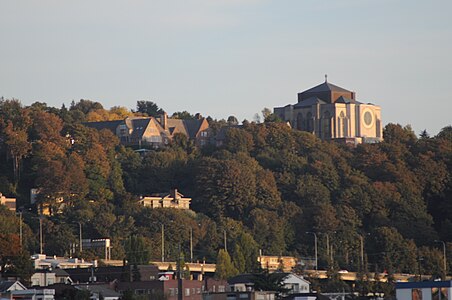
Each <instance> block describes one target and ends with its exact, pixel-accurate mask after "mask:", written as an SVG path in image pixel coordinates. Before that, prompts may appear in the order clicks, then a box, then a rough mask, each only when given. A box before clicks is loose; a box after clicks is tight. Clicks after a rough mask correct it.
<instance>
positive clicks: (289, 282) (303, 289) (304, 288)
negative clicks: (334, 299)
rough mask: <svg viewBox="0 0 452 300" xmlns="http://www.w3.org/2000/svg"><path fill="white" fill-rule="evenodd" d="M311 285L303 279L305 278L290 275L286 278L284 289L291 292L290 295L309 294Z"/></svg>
mask: <svg viewBox="0 0 452 300" xmlns="http://www.w3.org/2000/svg"><path fill="white" fill-rule="evenodd" d="M310 285H311V283H310V282H309V281H307V280H306V279H304V278H303V276H300V275H297V274H293V273H289V274H287V277H286V278H284V288H286V289H287V290H288V291H289V292H288V294H298V293H309V292H310Z"/></svg>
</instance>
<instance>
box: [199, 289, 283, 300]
mask: <svg viewBox="0 0 452 300" xmlns="http://www.w3.org/2000/svg"><path fill="white" fill-rule="evenodd" d="M202 299H203V300H244V299H245V300H274V299H276V295H275V292H271V291H247V292H223V293H212V294H204V295H203V298H202Z"/></svg>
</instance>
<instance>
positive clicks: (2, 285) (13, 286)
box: [0, 280, 27, 299]
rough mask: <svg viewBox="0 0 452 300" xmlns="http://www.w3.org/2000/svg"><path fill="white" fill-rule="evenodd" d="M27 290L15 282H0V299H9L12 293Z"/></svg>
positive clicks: (18, 282)
mask: <svg viewBox="0 0 452 300" xmlns="http://www.w3.org/2000/svg"><path fill="white" fill-rule="evenodd" d="M26 289H27V288H26V287H25V286H24V285H23V284H22V283H20V281H17V280H15V281H14V280H11V281H0V298H7V299H10V298H11V293H12V292H13V291H24V290H26Z"/></svg>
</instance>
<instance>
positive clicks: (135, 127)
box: [84, 113, 210, 148]
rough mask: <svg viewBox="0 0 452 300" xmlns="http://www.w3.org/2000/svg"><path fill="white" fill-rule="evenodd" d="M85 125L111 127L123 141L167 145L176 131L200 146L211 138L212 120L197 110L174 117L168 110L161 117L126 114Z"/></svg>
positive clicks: (152, 145) (139, 144)
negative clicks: (189, 116) (192, 115)
mask: <svg viewBox="0 0 452 300" xmlns="http://www.w3.org/2000/svg"><path fill="white" fill-rule="evenodd" d="M84 125H85V126H87V127H91V128H95V129H97V130H103V129H106V130H109V131H111V132H112V133H113V134H114V135H116V136H117V137H118V138H119V140H120V142H121V144H124V145H131V146H134V145H135V146H137V145H138V146H144V145H147V146H150V147H153V148H161V147H165V146H166V145H168V144H169V143H170V142H171V141H172V139H173V137H174V136H175V135H176V134H178V133H179V134H183V135H185V136H186V137H187V138H188V139H190V140H193V141H194V142H195V144H196V145H197V146H203V145H206V144H207V142H208V139H209V132H210V130H209V123H208V122H207V119H206V118H203V117H201V116H200V115H199V114H197V118H196V119H193V120H184V119H171V118H168V115H167V114H166V113H163V114H162V115H161V116H160V117H158V118H154V117H127V118H125V119H124V120H116V121H102V122H86V123H84Z"/></svg>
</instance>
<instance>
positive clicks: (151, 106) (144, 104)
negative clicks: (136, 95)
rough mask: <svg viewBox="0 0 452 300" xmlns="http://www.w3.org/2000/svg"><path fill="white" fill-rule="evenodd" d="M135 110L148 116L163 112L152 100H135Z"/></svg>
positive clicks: (155, 115)
mask: <svg viewBox="0 0 452 300" xmlns="http://www.w3.org/2000/svg"><path fill="white" fill-rule="evenodd" d="M137 112H139V113H142V114H146V115H148V116H150V117H157V116H159V115H161V114H163V113H164V111H163V110H162V109H161V108H160V107H158V105H157V104H156V103H154V102H152V101H145V100H140V101H137Z"/></svg>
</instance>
